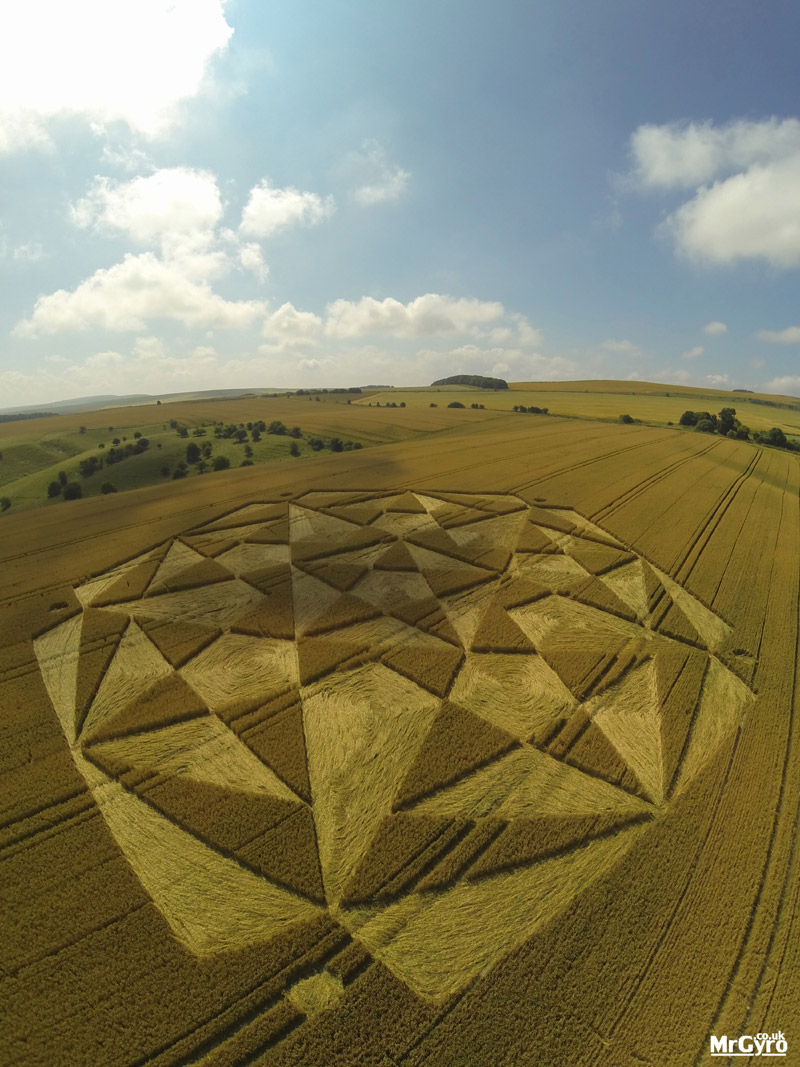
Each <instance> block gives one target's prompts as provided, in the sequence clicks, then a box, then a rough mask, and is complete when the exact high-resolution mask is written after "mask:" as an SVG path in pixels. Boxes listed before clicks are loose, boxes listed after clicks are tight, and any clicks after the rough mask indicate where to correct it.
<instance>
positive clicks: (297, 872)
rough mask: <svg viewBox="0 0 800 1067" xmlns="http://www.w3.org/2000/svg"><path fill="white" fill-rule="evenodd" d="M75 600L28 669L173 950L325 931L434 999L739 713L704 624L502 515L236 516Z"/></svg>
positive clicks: (472, 498) (579, 528) (549, 903)
mask: <svg viewBox="0 0 800 1067" xmlns="http://www.w3.org/2000/svg"><path fill="white" fill-rule="evenodd" d="M76 593H77V596H78V598H79V599H80V601H81V604H82V606H83V611H82V614H81V615H79V616H77V617H76V618H74V619H70V620H69V621H68V622H65V623H62V624H61V625H60V626H58V627H56V628H55V629H53V630H51V631H49V632H48V633H46V634H44V635H43V636H42V637H40V638H38V639H37V641H36V643H35V647H36V654H37V657H38V659H39V663H40V666H41V670H42V673H43V676H44V680H45V683H46V685H47V688H48V691H49V693H50V696H51V699H52V701H53V705H54V708H55V710H56V712H57V714H58V717H59V720H60V722H61V725H62V727H63V730H64V733H65V735H66V738H67V740H68V742H69V744H70V748H71V752H72V755H73V758H74V760H75V763H76V766H77V767H78V769H79V770H80V772H81V773H82V774H83V776H84V778H85V780H86V782H87V785H88V786H89V788H90V789H91V791H92V793H93V795H94V798H95V800H96V801H97V803H98V805H99V807H100V810H101V812H102V814H103V816H104V818H105V819H106V822H107V824H108V826H109V829H110V830H111V832H112V834H113V835H114V837H115V838H116V840H117V842H118V844H119V846H120V848H121V849H122V850H123V852H124V854H125V856H126V858H127V859H128V862H129V863H130V865H131V866H132V868H133V870H134V871H135V873H136V874H137V876H138V877H139V879H140V880H141V882H142V884H143V886H144V887H145V889H146V890H147V891H148V892H149V893H150V895H151V897H152V899H153V900H154V902H155V904H156V906H157V907H158V908H159V909H160V911H161V913H162V914H163V915H164V917H165V919H166V920H167V922H168V923H169V925H170V927H171V928H172V931H173V933H174V934H175V936H176V937H178V938H179V939H180V940H181V941H182V942H183V943H184V944H185V945H186V946H187V948H189V949H190V950H191V951H192V952H195V953H197V954H198V955H202V954H209V953H214V952H217V951H220V950H224V949H228V948H231V947H237V946H241V945H244V944H248V943H252V942H254V941H258V940H268V939H269V938H270V937H271V936H273V935H274V934H275V933H276V932H277V931H280V930H282V929H284V928H285V927H286V926H288V925H289V924H291V923H296V922H303V921H307V920H309V919H313V918H314V917H315V916H317V915H319V913H320V912H321V911H322V910H327V911H328V912H329V913H330V914H331V915H332V916H334V917H335V918H336V919H337V920H338V922H339V923H341V924H342V925H343V926H344V927H346V929H347V930H348V931H349V932H350V934H352V936H353V937H354V938H355V939H356V940H358V941H360V942H361V944H362V945H363V946H364V948H365V949H366V950H367V951H368V952H369V953H370V954H371V955H372V956H373V957H377V958H380V959H381V960H382V961H383V962H384V963H385V964H386V966H388V967H389V968H390V969H391V970H392V971H393V972H394V974H395V975H396V976H397V977H399V978H401V979H402V980H403V981H405V982H406V983H407V984H408V985H409V986H410V987H411V988H412V989H413V990H414V991H415V992H417V993H418V994H419V995H421V996H425V997H428V998H432V999H436V998H441V997H445V996H448V995H450V994H452V993H454V992H457V991H458V990H460V989H461V988H463V987H464V986H465V985H466V984H467V983H468V982H469V981H471V980H472V979H473V978H474V977H475V976H476V975H478V974H480V973H481V972H483V971H485V970H486V968H487V967H489V966H491V965H492V964H493V963H495V962H496V961H497V960H499V959H501V958H502V957H503V956H504V955H506V954H507V953H508V952H509V951H511V950H512V949H513V948H515V947H516V946H518V945H519V944H521V943H522V942H524V941H525V940H527V939H529V938H530V937H531V936H532V935H533V934H534V933H535V932H536V930H537V929H539V928H540V927H541V926H542V925H543V924H544V923H545V922H546V921H548V920H549V919H550V918H552V917H553V916H554V915H556V914H558V913H559V912H560V911H563V910H564V909H565V908H566V907H567V906H568V905H569V904H570V903H571V901H572V900H573V899H574V898H575V896H576V895H577V894H579V893H580V892H582V891H583V890H584V889H586V888H587V887H588V886H589V885H590V884H591V883H592V882H594V881H595V880H596V879H597V878H599V877H601V876H602V875H603V874H604V873H605V872H606V871H607V870H609V869H610V868H611V866H613V865H614V864H616V863H617V862H619V860H620V859H621V857H622V856H623V855H624V854H625V853H626V852H627V851H628V850H629V849H630V848H631V847H632V846H633V845H634V844H635V843H636V841H637V840H638V839H639V838H640V836H641V835H642V834H644V833H646V832H647V829H648V827H649V826H650V825H652V823H653V821H654V820H656V819H658V818H660V817H661V816H662V814H663V812H664V811H665V810H666V809H667V808H668V806H669V804H670V802H671V801H672V799H673V798H674V797H675V796H677V795H679V794H680V793H681V792H683V791H684V790H685V789H686V787H687V786H688V784H689V783H690V782H691V781H692V779H693V778H694V777H695V776H696V775H697V774H698V772H699V771H700V770H701V769H702V767H703V765H704V764H705V763H706V762H707V761H708V760H709V759H710V758H711V757H713V755H714V752H715V751H716V749H717V748H718V746H719V745H720V743H721V742H722V741H723V740H724V739H725V738H726V737H727V736H729V734H730V731H732V730H735V729H736V727H737V726H738V724H739V723H740V722H741V719H742V716H743V714H744V713H745V711H746V708H747V706H748V703H749V701H750V699H751V693H750V690H749V689H748V688H747V686H746V685H745V684H744V683H743V682H742V681H740V680H739V678H738V677H736V676H735V675H734V674H733V673H732V672H731V671H730V670H729V669H728V668H727V667H726V666H725V665H724V664H723V662H722V661H721V659H719V658H718V657H717V655H716V654H715V650H717V649H718V648H720V647H721V646H722V645H723V644H724V642H725V641H726V640H727V639H728V638H729V636H730V631H729V628H728V627H727V626H726V624H725V623H724V622H722V620H720V619H719V618H717V617H716V616H715V615H713V614H712V613H711V612H710V611H709V610H708V609H707V608H705V607H704V606H703V605H702V604H700V603H699V602H698V601H697V600H696V599H695V598H694V597H692V596H691V595H690V594H688V593H687V592H686V591H685V590H683V589H682V588H681V587H679V586H678V585H676V584H675V583H674V582H673V581H671V580H670V579H669V578H668V577H667V576H666V575H665V574H662V573H661V572H659V571H658V570H656V569H655V568H654V567H653V566H651V565H650V564H649V563H647V562H646V561H644V560H643V559H641V558H640V557H638V556H637V555H636V554H635V553H633V552H632V551H631V550H630V549H628V548H627V547H626V546H624V545H623V544H621V543H620V542H619V541H618V540H616V539H615V538H613V537H612V536H610V535H609V534H607V533H606V532H604V531H603V530H601V529H600V528H599V527H597V526H595V525H593V524H591V523H589V522H587V521H586V520H585V519H583V518H581V517H580V516H579V515H577V514H576V513H574V512H571V511H565V510H563V509H557V510H556V509H547V508H543V507H538V506H536V505H530V504H527V503H525V502H524V501H523V500H521V499H519V498H518V497H516V496H514V495H510V494H480V495H479V494H463V493H462V494H450V493H414V492H410V491H405V492H399V493H398V492H396V493H342V492H309V493H306V494H305V495H302V496H300V497H298V498H297V499H296V500H294V501H292V502H281V503H263V504H262V503H257V504H251V505H248V506H246V507H242V508H239V509H238V510H236V511H234V512H232V513H231V514H229V515H227V516H225V517H224V518H222V519H217V520H216V521H214V522H211V523H208V524H207V525H205V526H201V527H199V528H196V529H194V530H191V531H189V532H187V533H186V534H184V535H183V536H181V537H179V538H175V539H174V540H172V541H170V542H169V543H167V544H165V545H163V546H161V547H160V548H158V549H156V550H154V551H151V552H148V553H145V554H144V555H142V556H141V557H139V558H137V559H133V560H130V561H128V562H126V563H124V564H123V565H121V566H119V567H116V568H114V569H112V570H110V571H108V572H107V573H105V574H103V575H101V576H100V577H98V578H95V579H92V580H91V581H89V582H87V583H85V584H84V585H82V586H79V587H78V588H77V589H76Z"/></svg>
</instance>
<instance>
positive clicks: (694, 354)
mask: <svg viewBox="0 0 800 1067" xmlns="http://www.w3.org/2000/svg"><path fill="white" fill-rule="evenodd" d="M703 352H705V349H704V348H703V346H702V345H695V347H694V348H690V349H688V350H687V351H686V352H681V359H699V358H700V356H702V354H703Z"/></svg>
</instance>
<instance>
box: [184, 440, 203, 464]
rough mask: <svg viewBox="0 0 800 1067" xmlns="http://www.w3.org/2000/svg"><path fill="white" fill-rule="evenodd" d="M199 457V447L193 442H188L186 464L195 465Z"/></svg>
mask: <svg viewBox="0 0 800 1067" xmlns="http://www.w3.org/2000/svg"><path fill="white" fill-rule="evenodd" d="M200 455H201V453H200V445H198V444H197V443H196V442H194V441H190V442H189V444H188V445H187V446H186V462H187V463H197V461H198V459H200Z"/></svg>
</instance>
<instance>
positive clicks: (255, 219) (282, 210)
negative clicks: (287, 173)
mask: <svg viewBox="0 0 800 1067" xmlns="http://www.w3.org/2000/svg"><path fill="white" fill-rule="evenodd" d="M335 210H336V205H335V202H334V199H333V197H332V196H328V197H326V198H325V199H324V200H323V198H322V197H320V196H318V195H317V194H316V193H308V192H301V191H300V190H299V189H293V188H291V187H287V188H285V189H276V188H274V187H273V186H271V185H270V183H269V181H268V180H267V179H266V178H264V179H263V180H262V181H261V182H260V183H259V184H258V185H256V186H255V188H253V189H251V190H250V197H249V199H248V201H247V204H246V205H245V208H244V211H243V212H242V223H241V226H240V227H239V228H240V230H241V232H242V233H244V234H247V235H248V236H251V237H270V236H271V235H272V234H273V233H276V232H277V231H278V230H283V229H286V228H287V227H288V226H296V225H303V226H314V225H316V224H317V223H318V222H322V221H323V220H324V219H326V218H329V217H330V216H331V215H332V214H333V212H334V211H335Z"/></svg>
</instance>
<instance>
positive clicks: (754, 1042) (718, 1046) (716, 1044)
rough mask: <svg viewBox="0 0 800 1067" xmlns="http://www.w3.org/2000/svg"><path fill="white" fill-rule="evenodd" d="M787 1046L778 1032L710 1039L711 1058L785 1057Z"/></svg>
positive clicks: (784, 1039) (723, 1036)
mask: <svg viewBox="0 0 800 1067" xmlns="http://www.w3.org/2000/svg"><path fill="white" fill-rule="evenodd" d="M788 1048H789V1046H788V1044H787V1042H786V1038H785V1037H784V1036H783V1034H782V1033H781V1031H780V1030H778V1031H777V1033H774V1034H756V1035H755V1036H751V1035H750V1034H743V1035H742V1036H741V1037H728V1036H727V1035H725V1034H723V1035H722V1037H712V1038H711V1055H712V1056H785V1055H786V1052H787V1050H788Z"/></svg>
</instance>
